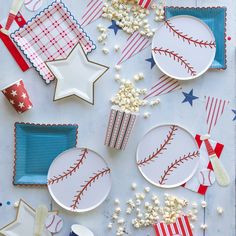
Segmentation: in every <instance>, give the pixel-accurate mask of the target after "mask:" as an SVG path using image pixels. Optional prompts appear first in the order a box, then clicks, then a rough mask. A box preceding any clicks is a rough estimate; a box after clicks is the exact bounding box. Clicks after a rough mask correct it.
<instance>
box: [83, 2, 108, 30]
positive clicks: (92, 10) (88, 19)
mask: <svg viewBox="0 0 236 236" xmlns="http://www.w3.org/2000/svg"><path fill="white" fill-rule="evenodd" d="M103 6H104V3H103V1H102V0H91V1H90V2H89V3H88V5H87V6H86V9H85V10H84V14H83V16H82V18H81V20H80V23H81V26H83V27H84V26H86V25H89V24H90V23H92V22H93V21H95V20H97V19H99V18H100V17H101V16H102V13H103V10H102V9H103Z"/></svg>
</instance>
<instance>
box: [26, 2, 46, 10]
mask: <svg viewBox="0 0 236 236" xmlns="http://www.w3.org/2000/svg"><path fill="white" fill-rule="evenodd" d="M42 3H43V0H25V1H24V5H25V7H26V8H27V9H28V10H29V11H37V10H38V9H39V8H40V7H41V6H42Z"/></svg>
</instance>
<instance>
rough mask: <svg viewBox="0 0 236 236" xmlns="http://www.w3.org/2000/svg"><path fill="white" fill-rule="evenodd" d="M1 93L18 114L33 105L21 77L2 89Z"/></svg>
mask: <svg viewBox="0 0 236 236" xmlns="http://www.w3.org/2000/svg"><path fill="white" fill-rule="evenodd" d="M2 93H3V94H4V95H5V96H6V98H7V99H8V101H9V102H10V103H11V105H12V106H13V107H14V108H15V110H16V111H17V112H18V113H19V114H20V113H23V112H25V111H28V110H30V109H31V108H32V106H33V105H32V103H31V101H30V98H29V95H28V93H27V90H26V89H25V86H24V83H23V80H22V79H20V80H18V81H16V82H14V83H12V84H10V85H8V86H7V87H5V88H4V89H2Z"/></svg>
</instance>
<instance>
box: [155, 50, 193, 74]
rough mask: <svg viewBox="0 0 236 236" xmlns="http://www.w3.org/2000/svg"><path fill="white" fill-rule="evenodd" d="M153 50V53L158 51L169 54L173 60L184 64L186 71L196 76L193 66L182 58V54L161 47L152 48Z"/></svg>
mask: <svg viewBox="0 0 236 236" xmlns="http://www.w3.org/2000/svg"><path fill="white" fill-rule="evenodd" d="M152 50H153V51H154V53H156V54H157V53H159V54H160V55H162V54H164V55H165V56H169V57H170V58H172V57H173V59H174V61H177V62H179V63H180V64H181V65H182V66H184V68H185V69H187V72H188V73H189V74H190V75H191V76H196V75H197V72H196V71H195V70H194V68H193V66H191V65H190V63H188V62H187V60H186V59H184V58H183V56H180V55H179V54H178V53H177V52H174V51H170V50H169V49H168V48H167V49H163V48H162V47H161V48H157V47H155V48H153V49H152Z"/></svg>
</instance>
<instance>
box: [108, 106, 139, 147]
mask: <svg viewBox="0 0 236 236" xmlns="http://www.w3.org/2000/svg"><path fill="white" fill-rule="evenodd" d="M137 116H138V113H131V112H130V113H129V112H124V111H122V110H120V109H119V108H118V107H116V106H113V107H112V108H111V112H110V117H109V122H108V127H107V132H106V138H105V145H106V146H108V147H111V148H115V149H117V150H124V149H125V147H126V145H127V143H128V140H129V137H130V134H131V132H132V129H133V127H134V124H135V121H136V118H137Z"/></svg>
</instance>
